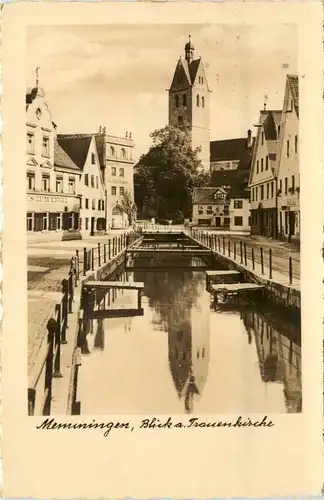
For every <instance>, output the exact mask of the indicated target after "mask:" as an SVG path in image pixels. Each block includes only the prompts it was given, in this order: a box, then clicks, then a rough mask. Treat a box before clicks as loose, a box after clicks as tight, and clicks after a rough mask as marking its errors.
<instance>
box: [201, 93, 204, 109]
mask: <svg viewBox="0 0 324 500" xmlns="http://www.w3.org/2000/svg"><path fill="white" fill-rule="evenodd" d="M201 105H202V107H203V108H204V107H205V98H204V96H202V98H201Z"/></svg>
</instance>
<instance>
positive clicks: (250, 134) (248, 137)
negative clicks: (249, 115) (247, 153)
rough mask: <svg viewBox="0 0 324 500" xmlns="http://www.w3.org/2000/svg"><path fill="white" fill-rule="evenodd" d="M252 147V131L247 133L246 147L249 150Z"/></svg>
mask: <svg viewBox="0 0 324 500" xmlns="http://www.w3.org/2000/svg"><path fill="white" fill-rule="evenodd" d="M251 146H252V130H250V129H249V130H248V131H247V147H248V148H250V147H251Z"/></svg>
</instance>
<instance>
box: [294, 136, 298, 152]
mask: <svg viewBox="0 0 324 500" xmlns="http://www.w3.org/2000/svg"><path fill="white" fill-rule="evenodd" d="M297 153H298V135H295V154H297Z"/></svg>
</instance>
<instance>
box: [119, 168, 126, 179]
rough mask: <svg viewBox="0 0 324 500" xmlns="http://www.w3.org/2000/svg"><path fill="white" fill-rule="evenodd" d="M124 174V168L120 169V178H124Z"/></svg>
mask: <svg viewBox="0 0 324 500" xmlns="http://www.w3.org/2000/svg"><path fill="white" fill-rule="evenodd" d="M124 173H125V171H124V168H123V167H120V169H119V177H124Z"/></svg>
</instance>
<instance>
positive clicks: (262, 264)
mask: <svg viewBox="0 0 324 500" xmlns="http://www.w3.org/2000/svg"><path fill="white" fill-rule="evenodd" d="M260 256H261V274H264V262H263V248H262V247H261V249H260Z"/></svg>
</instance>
